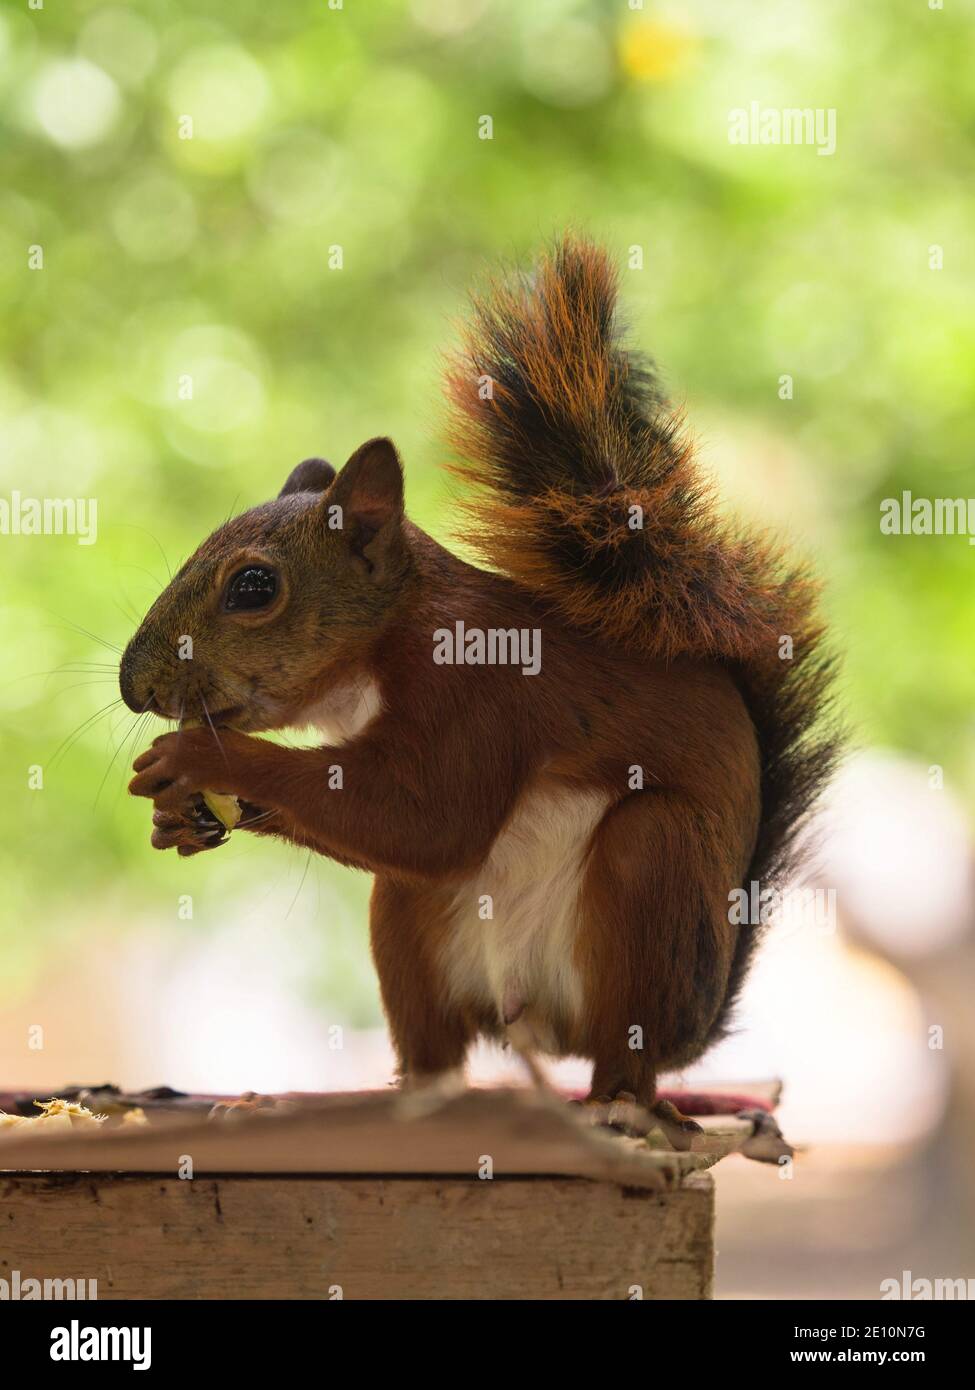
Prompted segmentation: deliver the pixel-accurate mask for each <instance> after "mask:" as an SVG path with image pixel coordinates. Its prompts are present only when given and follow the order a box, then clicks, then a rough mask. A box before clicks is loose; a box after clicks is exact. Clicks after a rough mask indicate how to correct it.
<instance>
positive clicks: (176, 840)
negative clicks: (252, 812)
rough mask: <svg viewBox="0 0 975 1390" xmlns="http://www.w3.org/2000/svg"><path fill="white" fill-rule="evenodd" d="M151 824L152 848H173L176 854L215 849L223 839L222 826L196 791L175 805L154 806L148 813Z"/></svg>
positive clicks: (223, 829)
mask: <svg viewBox="0 0 975 1390" xmlns="http://www.w3.org/2000/svg"><path fill="white" fill-rule="evenodd" d="M152 823H153V826H154V827H155V828H154V830H153V832H152V844H153V847H154V848H155V849H174V848H175V850H176V852H177V853H178V854H181V855H183V856H184V857H185V856H186V855H190V854H199V853H200V852H201V850H205V849H217V848H219V846H220V845H223V844H226V842H227V838H228V837H227V831H226V828H225V827H224V826H223V825H222V824H221V823H220V821H218V820H217V818H216V816H215V815H214V814H213V813H212V812H211V811H210V810H209V809H208V807H207V805H206V802H205V801H204V800H203V797H202V796H200V795H199V793H196V792H194V793H193V795H192V796H188V797H187V798H186V800H185V801H184V802H183V803H182V804H181V805H179V806H177V807H173V808H167V809H164V810H162V809H159V808H157V809H156V810H155V811H154V812H153V814H152Z"/></svg>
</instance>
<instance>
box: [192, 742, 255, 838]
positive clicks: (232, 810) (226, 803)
mask: <svg viewBox="0 0 975 1390" xmlns="http://www.w3.org/2000/svg"><path fill="white" fill-rule="evenodd" d="M202 723H203V721H202V720H201V719H184V720H183V722H182V724H181V725H180V728H181V729H198V728H199V727H200V726H201V724H202ZM201 795H202V797H203V800H204V801H205V802H206V806H207V810H208V811H209V812H210V813H211V814H212V815H214V816H216V818H217V820H218V821H219V822H220V824H221V825H222V826H223V828H224V829H225V830H226V831H227V833H228V835H229V833H230V831H231V830H233V828H234V826H235V825H236V824H237V822H238V821H239V820H240V817H241V809H240V802H239V801H238V800H237V798H236V797H235V796H224V795H223V793H222V792H202V793H201Z"/></svg>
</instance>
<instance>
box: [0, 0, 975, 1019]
mask: <svg viewBox="0 0 975 1390" xmlns="http://www.w3.org/2000/svg"><path fill="white" fill-rule="evenodd" d="M333 4H334V0H333ZM962 9H963V7H962V6H957V5H946V7H945V9H944V10H932V9H929V8H928V6H927V5H926V4H924V3H922V0H888V2H887V3H881V0H872V3H866V4H860V5H850V4H849V3H846V0H807V3H799V2H798V0H797V2H796V3H791V4H782V5H776V6H774V7H768V6H764V5H761V4H759V3H757V0H755V2H754V3H740V0H713V2H712V3H703V0H690V3H680V4H673V5H670V4H654V3H652V0H646V3H645V4H644V6H643V7H642V8H637V9H632V8H630V5H629V4H628V3H627V0H532V3H530V4H526V3H523V0H409V3H406V2H405V0H404V2H403V3H400V0H383V2H382V3H381V2H380V0H369V3H368V4H366V3H363V0H345V3H344V5H343V6H342V7H341V8H333V6H332V5H330V4H329V3H328V0H292V3H289V4H287V5H277V6H271V5H269V4H267V3H266V0H233V3H232V2H231V0H223V3H218V0H204V3H202V4H199V3H193V4H191V3H189V0H133V2H132V3H127V4H124V5H123V4H115V5H112V4H104V3H98V2H97V0H76V2H75V3H54V2H53V0H47V3H46V4H45V5H44V6H43V8H41V9H32V8H30V7H29V5H28V0H20V2H19V3H16V4H14V3H10V4H6V5H5V6H4V8H3V9H2V10H0V114H2V120H3V141H2V149H0V302H2V306H3V312H2V317H0V339H2V349H3V351H2V367H0V473H2V488H0V493H2V495H3V496H5V497H9V495H10V493H11V491H12V490H14V489H19V490H20V491H21V492H22V493H23V494H25V495H31V496H42V497H43V496H53V497H77V496H84V497H89V496H91V497H95V498H96V499H97V502H98V508H99V534H98V540H97V544H95V545H93V546H79V545H78V544H77V543H76V541H75V540H74V539H73V538H72V537H67V536H60V537H57V536H51V537H30V538H24V537H21V538H18V537H12V536H4V537H0V547H2V552H3V555H4V557H5V561H6V563H5V566H4V600H5V602H4V633H5V640H4V652H5V658H6V659H5V661H4V663H3V666H4V674H3V683H2V691H0V700H2V710H3V730H4V747H5V754H4V760H3V777H4V796H3V809H2V815H3V818H4V825H3V829H2V843H3V845H4V854H5V864H4V869H3V888H4V896H5V899H6V903H5V906H6V908H7V913H6V914H5V925H4V926H3V927H2V928H0V974H2V975H3V977H4V978H5V980H6V981H7V983H8V987H11V982H12V984H13V985H14V986H15V985H16V984H17V983H18V981H19V982H20V983H21V984H23V983H24V982H25V981H26V980H27V979H28V977H30V976H31V975H32V974H33V973H35V972H36V971H37V970H38V969H39V968H41V967H42V966H43V963H44V960H45V958H46V954H45V953H46V952H48V951H50V950H52V949H54V948H55V947H56V946H57V943H58V942H59V941H60V940H62V939H63V938H64V936H65V934H67V933H76V932H79V931H84V930H87V926H86V923H97V924H98V925H99V929H103V930H124V929H125V926H126V923H127V922H128V921H129V920H130V919H131V918H133V917H138V916H139V915H140V914H142V913H144V912H145V911H146V910H147V908H146V904H147V902H152V901H153V900H158V899H165V901H166V902H167V903H168V902H171V901H174V900H175V898H176V896H177V895H178V894H180V893H184V892H192V893H193V894H194V895H195V897H196V899H197V911H196V914H195V916H196V919H197V920H196V921H195V922H194V923H193V924H191V926H179V927H174V930H185V931H187V932H189V931H191V930H192V931H193V932H198V931H200V930H205V927H206V924H207V923H208V922H211V923H212V922H216V921H220V920H221V918H222V917H223V915H224V913H225V911H226V910H227V904H230V905H231V906H232V907H233V908H234V910H236V909H237V908H239V906H240V905H241V904H244V903H247V902H250V903H252V904H256V907H255V908H254V910H255V911H258V912H260V911H262V910H264V909H262V907H261V904H262V903H264V902H266V900H267V894H268V892H269V891H270V889H269V885H271V886H272V887H274V886H275V885H276V886H277V888H276V892H277V896H275V897H274V898H273V907H272V908H268V909H266V910H267V911H268V913H269V915H270V916H271V917H273V922H272V924H271V925H272V926H273V929H275V930H282V931H286V930H287V923H286V921H283V920H280V919H281V918H283V917H284V916H286V913H285V912H283V911H279V907H280V904H281V902H282V901H283V903H284V905H285V907H286V906H287V902H288V900H289V899H292V898H293V896H294V895H299V896H300V895H301V894H308V893H309V892H312V891H313V890H312V888H311V887H310V884H312V883H314V882H317V884H318V889H317V892H318V898H319V901H320V902H321V903H324V907H323V910H322V917H323V919H324V920H322V923H321V936H322V950H323V961H324V959H325V958H326V956H327V958H328V961H329V966H328V970H327V980H326V979H325V974H326V972H325V968H324V966H323V967H322V970H321V971H320V972H319V973H320V975H321V978H320V979H319V978H318V975H316V968H315V967H314V966H313V965H310V967H309V979H310V981H311V985H312V987H315V985H316V981H317V984H318V986H319V988H320V990H321V992H323V993H325V994H326V995H330V996H332V997H333V998H335V999H338V1000H339V1001H340V1002H341V1003H342V1004H343V1006H344V1007H345V1008H346V1009H347V1010H348V1012H349V1016H350V1017H351V1018H353V1019H356V1018H361V1017H372V1016H374V1012H375V996H374V990H373V986H372V983H371V979H370V977H369V971H368V965H367V963H366V957H365V950H364V933H365V927H364V919H365V898H366V893H367V887H368V885H367V884H366V883H365V881H364V880H363V879H362V878H361V877H357V876H355V875H352V874H350V873H348V872H345V871H342V870H339V869H336V868H334V866H330V865H327V864H325V863H324V862H323V861H316V863H315V864H314V865H313V866H312V868H311V870H310V872H309V876H308V879H307V880H304V881H303V874H304V873H305V872H306V870H305V865H304V861H303V859H302V857H301V856H299V855H297V853H296V852H295V851H292V850H289V849H288V848H287V847H285V846H279V845H258V844H254V843H252V842H249V841H245V837H242V836H238V837H236V839H235V840H234V841H233V842H232V844H231V846H230V847H229V848H227V849H224V850H221V851H220V853H219V854H216V855H212V856H206V857H203V858H199V859H195V860H193V861H189V865H188V863H187V862H186V861H182V860H178V859H176V858H175V857H174V856H172V855H165V856H163V855H157V854H155V853H154V852H153V851H151V850H150V848H149V845H148V811H147V807H146V806H145V805H143V804H139V805H136V804H133V803H130V802H128V801H127V800H126V798H125V797H124V795H123V793H122V788H123V786H124V782H125V779H126V768H127V765H128V763H129V762H130V761H131V756H132V755H133V754H134V752H136V751H138V747H139V745H144V744H145V743H147V742H148V739H149V737H150V735H151V734H153V733H155V732H156V731H155V730H151V729H149V728H148V727H145V728H144V729H142V730H139V731H133V729H132V724H133V720H132V719H130V718H129V717H128V716H127V715H126V716H125V717H123V713H124V712H121V711H120V710H119V709H118V708H117V707H116V708H114V709H112V710H109V711H108V712H107V713H105V714H104V715H102V716H100V717H96V718H94V719H92V721H91V723H90V724H89V725H88V726H87V727H86V728H84V729H83V730H82V731H81V732H80V734H79V735H78V737H77V740H76V741H75V742H74V743H73V745H72V746H71V747H70V749H69V750H68V751H67V752H62V754H60V755H59V756H58V758H56V759H55V758H54V757H53V756H52V755H53V754H54V751H55V750H56V749H57V748H58V745H59V744H60V743H61V742H62V740H65V739H67V738H68V737H69V736H71V735H72V733H73V731H74V730H76V729H78V727H79V726H80V725H81V721H83V720H86V719H88V718H89V716H93V715H95V713H96V711H98V710H99V709H101V707H102V706H104V705H105V703H106V702H107V701H109V700H112V699H113V698H114V697H115V695H116V693H117V692H116V690H115V688H114V684H113V676H112V672H111V669H110V668H111V664H112V663H113V662H114V661H115V659H116V654H115V651H114V650H113V649H110V648H107V647H105V646H103V645H102V644H101V643H102V642H107V643H109V644H111V648H115V647H119V648H120V647H121V646H122V645H124V642H125V640H126V638H127V635H128V634H129V632H130V631H131V630H132V628H133V626H134V624H135V622H136V620H137V617H138V615H139V614H140V613H141V612H142V611H144V609H145V608H146V607H147V606H148V604H149V602H150V601H151V600H152V598H153V597H154V595H155V593H156V592H157V589H158V586H159V585H160V584H161V583H163V582H164V581H165V577H166V563H167V559H168V563H169V564H170V565H171V566H172V567H173V568H175V567H176V564H177V562H178V560H179V559H181V558H182V557H183V556H185V555H186V554H187V553H188V552H189V551H190V550H191V549H192V548H193V547H194V545H195V544H196V543H197V541H198V540H200V539H201V538H202V536H203V535H204V534H205V533H206V532H208V531H209V530H210V529H211V528H212V527H213V526H214V525H216V524H217V523H218V522H219V521H220V520H222V519H223V518H224V517H225V516H226V515H227V514H228V513H229V512H230V511H231V510H232V509H234V508H239V507H242V506H246V505H250V504H252V503H255V502H257V501H260V500H262V499H263V498H265V497H267V496H268V495H270V494H272V493H273V492H275V491H276V490H277V488H278V487H279V485H280V483H281V481H282V480H283V478H284V476H285V475H286V474H287V472H288V471H289V470H290V468H291V467H292V466H293V464H294V463H296V462H297V461H298V460H299V459H301V458H303V457H305V456H307V455H309V454H313V453H322V454H325V455H326V456H327V457H330V458H332V460H333V461H334V462H335V463H340V462H341V461H342V460H343V459H344V458H345V457H346V456H347V455H348V453H350V452H351V450H352V449H353V448H354V447H355V446H356V445H357V444H359V443H360V442H361V441H362V439H364V438H365V437H368V436H369V435H371V434H376V433H379V432H388V433H391V434H392V435H393V436H394V437H395V438H396V439H397V441H398V443H399V445H400V447H401V450H402V452H403V455H404V458H405V460H406V463H407V469H408V483H409V500H410V507H411V510H412V513H413V515H414V517H415V518H416V519H417V520H418V521H420V523H421V524H424V525H426V526H427V527H428V528H429V529H432V530H433V531H434V532H435V533H436V534H438V535H440V536H442V537H446V536H447V535H448V534H449V529H450V515H449V505H448V503H449V489H448V487H447V485H446V483H445V481H444V479H443V475H442V474H441V472H440V471H439V469H438V463H439V462H440V460H441V456H442V450H441V446H440V445H439V443H438V428H439V421H440V405H439V369H440V364H439V355H440V353H441V352H442V350H443V349H444V348H445V347H447V346H449V344H450V342H451V340H452V337H453V333H454V329H453V327H452V320H453V319H455V318H456V316H457V315H458V313H459V312H461V311H462V308H463V301H464V296H465V294H466V292H467V290H468V288H469V287H470V286H471V284H473V283H476V282H477V281H478V280H479V279H481V278H482V277H483V275H484V274H485V272H486V271H489V270H491V269H492V268H494V267H495V266H496V264H497V263H498V262H499V261H503V262H509V261H513V260H514V261H519V262H523V261H525V260H527V259H529V258H530V257H531V255H532V254H533V253H534V252H535V251H536V250H537V248H538V247H539V246H540V245H541V244H542V243H544V242H545V241H546V240H547V239H549V238H550V237H551V236H552V235H553V234H554V233H556V232H557V231H559V230H560V229H561V228H563V227H565V226H568V225H573V226H576V227H578V228H581V229H583V230H586V231H589V232H590V233H592V234H593V235H594V236H596V237H597V238H599V239H601V240H603V241H604V242H606V243H607V244H608V245H609V246H610V247H611V248H612V249H613V251H614V252H615V253H616V254H617V255H618V257H619V259H620V262H621V264H622V265H623V266H624V273H623V291H624V299H625V307H626V313H627V317H628V320H629V322H630V324H631V326H632V330H633V333H634V336H635V338H636V340H637V341H638V342H639V343H640V344H641V345H642V346H644V347H647V348H649V349H651V350H652V351H653V353H654V354H655V355H656V356H657V357H658V359H659V360H660V361H661V363H662V364H663V365H664V368H665V376H666V380H667V382H668V384H669V387H670V389H671V390H672V392H673V394H674V396H675V397H676V398H677V399H678V400H680V401H682V402H684V403H686V406H687V411H688V416H689V419H690V421H691V424H692V426H693V427H694V428H695V429H696V430H697V432H698V434H699V435H700V437H701V452H702V458H703V459H704V461H705V463H706V464H707V465H708V466H709V467H711V468H713V469H714V470H715V471H716V472H717V473H718V474H719V475H720V477H721V480H722V487H723V489H724V491H725V493H726V495H727V496H728V497H729V499H730V500H731V501H732V502H734V504H735V505H737V506H738V507H739V508H740V509H741V510H743V511H745V512H746V513H747V514H749V515H750V516H752V517H753V518H755V519H764V520H767V521H768V523H769V524H770V525H773V526H775V527H778V528H784V529H785V530H787V531H788V532H790V533H791V534H793V535H794V536H795V537H796V538H797V540H798V541H799V542H800V543H801V544H803V545H804V546H805V547H806V548H807V549H809V550H811V551H812V553H813V555H814V557H815V558H816V559H817V560H818V563H819V565H820V568H821V569H822V571H823V573H824V576H825V578H826V580H827V584H828V593H827V602H828V607H829V612H830V615H831V618H832V620H833V622H834V624H835V629H836V633H837V641H838V645H839V646H840V647H841V648H842V649H843V650H844V651H845V655H846V667H845V677H844V696H845V699H846V701H847V703H848V707H849V710H850V714H851V717H852V720H853V723H854V726H855V728H856V730H857V732H858V736H859V737H860V738H861V739H862V740H863V741H867V742H885V743H888V744H891V745H895V746H897V747H900V748H902V749H905V750H908V751H910V752H912V753H914V754H916V755H917V756H918V757H919V758H920V759H921V761H922V762H923V763H924V764H925V765H926V764H929V763H940V764H942V765H944V767H945V771H946V779H947V782H948V784H949V785H951V786H953V787H954V788H955V789H956V790H958V789H961V790H962V791H963V793H964V794H965V795H966V796H967V797H968V799H969V801H971V799H972V797H973V793H975V739H973V731H975V726H973V720H972V702H971V697H972V659H971V639H972V633H973V632H975V587H973V584H972V574H973V565H975V551H973V550H972V548H971V547H970V546H969V545H968V544H967V543H966V541H965V539H964V538H963V537H931V538H925V537H916V536H902V537H883V536H881V534H880V531H879V524H878V521H879V512H878V504H879V501H880V499H881V498H883V497H885V496H890V495H899V493H900V491H901V490H902V489H903V488H910V489H911V490H912V491H913V492H914V493H915V494H917V495H924V496H931V497H936V496H967V495H968V494H970V493H972V492H975V486H973V483H972V459H973V448H972V444H973V440H972V414H971V404H972V379H973V372H975V314H973V307H975V306H973V285H975V276H973V269H975V267H973V251H972V242H971V226H972V212H973V206H972V204H973V198H972V187H973V185H972V178H971V175H972V160H971V144H970V140H971V130H972V121H973V89H975V68H973V66H972V64H971V62H970V51H971V39H972V34H971V28H970V21H968V20H966V19H965V18H963V16H962ZM751 101H758V102H759V103H761V105H762V106H766V107H784V106H810V107H818V108H835V110H836V122H837V148H836V152H835V154H832V155H830V156H826V157H824V156H821V155H819V154H818V153H817V150H816V148H815V147H810V146H793V147H789V146H782V145H780V146H774V145H772V146H741V145H734V144H731V143H729V140H728V113H729V111H730V110H732V109H733V108H739V107H747V106H748V104H749V102H751ZM486 115H489V116H490V117H491V118H492V121H493V139H490V140H486V139H481V138H479V122H480V121H481V118H482V117H484V116H486ZM187 118H190V121H191V123H192V128H191V138H185V137H186V136H187V134H188V133H190V126H189V124H188V122H187ZM32 247H33V248H37V247H40V248H41V249H42V253H43V268H42V269H41V268H35V269H32V268H30V260H29V257H30V255H31V252H30V248H32ZM932 247H941V248H943V268H941V269H932V268H931V258H932V256H934V255H936V253H935V252H932V251H931V248H932ZM335 248H341V258H342V264H341V268H336V267H335V261H336V259H337V255H336V251H335ZM633 248H640V249H641V250H642V254H643V267H642V269H636V268H634V269H629V268H627V267H628V266H629V265H630V263H631V262H632V261H633V260H634V259H638V258H637V257H635V256H634V253H633ZM34 258H35V260H36V254H35V257H34ZM784 374H789V375H791V376H792V377H793V378H794V399H791V400H783V399H780V395H779V380H780V377H782V376H783V375H784ZM187 377H191V378H192V381H193V398H192V399H191V400H190V399H184V398H183V397H184V395H185V392H184V391H181V383H183V382H185V379H186V378H187ZM164 556H165V557H166V558H164ZM80 629H85V631H84V632H83V631H81V630H80ZM86 632H87V633H90V634H94V636H88V635H86ZM96 639H100V640H96ZM89 662H94V663H105V664H106V667H107V669H105V670H96V669H89V668H88V667H84V668H83V669H81V670H77V671H76V670H74V668H75V667H77V666H78V664H79V663H89ZM64 667H67V668H68V669H59V668H64ZM38 673H41V674H38ZM43 673H54V674H43ZM91 682H101V683H94V684H93V683H91ZM113 758H114V761H112V759H113ZM37 764H39V765H41V766H42V767H43V769H44V790H43V791H32V790H29V789H28V772H27V770H28V768H29V767H30V766H32V765H37ZM278 890H280V891H278ZM167 913H169V908H168V907H167ZM173 915H174V914H173Z"/></svg>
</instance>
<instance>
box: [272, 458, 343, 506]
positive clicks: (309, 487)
mask: <svg viewBox="0 0 975 1390" xmlns="http://www.w3.org/2000/svg"><path fill="white" fill-rule="evenodd" d="M334 478H335V469H334V468H333V467H332V465H331V464H330V463H328V462H327V461H326V460H325V459H305V460H304V461H303V462H302V463H299V465H298V467H297V468H295V469H293V470H292V472H291V473H290V474H289V476H288V481H287V482H286V483H285V485H284V487H283V488H282V489H281V491H280V492H279V493H278V496H279V497H287V496H288V495H289V493H292V492H324V491H325V489H326V488H327V487H331V485H332V482H333V480H334Z"/></svg>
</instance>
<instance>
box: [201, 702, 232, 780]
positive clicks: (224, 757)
mask: <svg viewBox="0 0 975 1390" xmlns="http://www.w3.org/2000/svg"><path fill="white" fill-rule="evenodd" d="M200 704H201V705H202V706H203V713H204V714H205V715H206V721H207V723H208V724H209V725H210V732H211V733H212V734H213V737H214V738H215V739H216V740H217V747H218V748H219V749H220V756H221V758H223V760H224V763H225V764H226V766H227V767H229V766H230V761H229V759H228V758H227V754H226V752H225V751H224V746H223V744H222V743H221V742H220V735H219V734H218V733H217V726H216V725H215V724H214V722H213V720H212V719H211V718H210V711H209V710H208V709H207V702H206V700H205V699H204V698H203V695H202V693H201V695H200Z"/></svg>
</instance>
